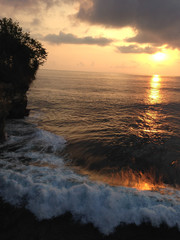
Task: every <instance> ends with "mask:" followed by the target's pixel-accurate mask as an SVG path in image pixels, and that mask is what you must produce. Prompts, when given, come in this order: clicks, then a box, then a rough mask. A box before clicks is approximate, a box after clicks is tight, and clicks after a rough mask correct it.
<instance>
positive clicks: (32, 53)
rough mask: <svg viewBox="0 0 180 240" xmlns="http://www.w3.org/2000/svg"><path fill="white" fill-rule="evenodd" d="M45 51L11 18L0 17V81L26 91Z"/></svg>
mask: <svg viewBox="0 0 180 240" xmlns="http://www.w3.org/2000/svg"><path fill="white" fill-rule="evenodd" d="M46 58H47V52H46V50H45V48H43V47H42V45H41V43H40V42H38V41H36V40H34V39H33V38H31V37H30V34H29V33H27V32H23V30H22V28H21V27H20V26H19V23H18V22H13V20H12V19H11V18H9V19H7V18H3V19H0V83H8V84H9V83H10V84H11V85H13V88H14V89H17V88H20V89H21V90H22V91H23V90H24V92H26V91H27V90H28V89H29V86H30V84H31V82H32V81H33V80H34V79H35V74H36V72H37V70H38V67H39V66H40V65H42V64H43V63H44V61H45V60H46Z"/></svg>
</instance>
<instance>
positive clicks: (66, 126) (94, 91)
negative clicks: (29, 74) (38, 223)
mask: <svg viewBox="0 0 180 240" xmlns="http://www.w3.org/2000/svg"><path fill="white" fill-rule="evenodd" d="M28 104H29V105H28V107H29V108H30V109H31V111H30V116H29V117H27V118H25V119H24V120H9V121H8V123H7V126H6V129H7V135H8V139H7V141H6V142H5V143H4V144H2V145H0V166H1V168H0V196H1V197H2V198H3V199H4V200H5V201H6V202H9V203H11V204H13V205H17V206H23V207H25V208H27V209H28V210H30V211H31V212H32V213H33V214H34V215H35V216H36V217H37V218H38V219H39V220H42V219H51V218H53V217H56V216H60V215H62V214H64V213H66V212H71V213H72V215H73V217H74V219H75V220H80V221H81V222H82V223H93V225H94V226H95V227H97V228H98V229H99V231H100V232H102V233H103V234H110V233H112V232H113V231H114V229H115V228H116V227H117V226H119V225H120V224H131V223H135V224H136V225H140V224H141V223H143V222H148V223H151V224H152V226H155V227H158V226H160V225H161V224H162V223H165V224H167V225H168V226H169V227H174V226H177V227H178V228H179V230H180V77H163V76H159V75H154V76H140V75H127V74H119V73H90V72H70V71H53V70H39V72H38V75H37V79H36V80H35V81H34V83H33V84H32V86H31V89H30V90H29V92H28Z"/></svg>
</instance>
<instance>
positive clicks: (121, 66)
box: [0, 0, 180, 75]
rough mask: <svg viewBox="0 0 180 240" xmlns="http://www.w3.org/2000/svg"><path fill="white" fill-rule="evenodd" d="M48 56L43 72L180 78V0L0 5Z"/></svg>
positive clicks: (13, 1) (14, 1) (37, 0)
mask: <svg viewBox="0 0 180 240" xmlns="http://www.w3.org/2000/svg"><path fill="white" fill-rule="evenodd" d="M0 9H1V11H0V17H1V18H2V17H8V18H9V17H11V18H13V20H17V21H18V22H19V23H20V25H21V26H22V27H23V29H24V30H26V31H30V33H31V35H32V36H33V37H34V38H36V39H38V40H40V41H41V42H42V43H43V45H44V46H45V47H46V48H47V51H48V52H49V56H48V61H47V63H46V64H45V65H44V68H48V69H62V70H82V71H106V72H122V73H132V74H148V75H149V74H150V75H152V74H161V75H180V70H179V69H180V67H179V66H180V14H179V13H180V1H179V0H0Z"/></svg>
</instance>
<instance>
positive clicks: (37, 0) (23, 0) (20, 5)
mask: <svg viewBox="0 0 180 240" xmlns="http://www.w3.org/2000/svg"><path fill="white" fill-rule="evenodd" d="M74 2H76V0H1V1H0V4H1V5H4V6H10V7H12V8H15V9H16V10H23V11H24V10H26V11H31V10H32V9H34V10H36V11H38V10H39V9H40V8H42V7H45V8H46V9H48V8H51V7H53V6H58V5H60V4H62V3H67V4H69V3H74Z"/></svg>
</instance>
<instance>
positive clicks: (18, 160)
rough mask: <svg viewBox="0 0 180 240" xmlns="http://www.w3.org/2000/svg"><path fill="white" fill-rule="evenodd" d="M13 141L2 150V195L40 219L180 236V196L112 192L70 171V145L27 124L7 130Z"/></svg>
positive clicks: (174, 191) (166, 191)
mask: <svg viewBox="0 0 180 240" xmlns="http://www.w3.org/2000/svg"><path fill="white" fill-rule="evenodd" d="M7 131H8V140H7V142H6V143H5V144H3V145H0V166H1V168H0V195H1V197H2V198H3V199H4V200H5V201H7V202H9V203H11V204H13V205H17V206H23V207H25V208H27V209H29V210H30V211H31V212H32V213H34V215H35V216H36V217H37V218H38V219H39V220H42V219H50V218H53V217H56V216H59V215H62V214H64V213H66V212H67V211H68V212H71V213H72V215H73V217H74V218H75V219H78V220H81V222H82V223H89V222H91V223H93V224H94V226H95V227H97V228H98V229H99V230H100V231H101V232H102V233H104V234H109V233H111V232H113V231H114V229H115V228H116V227H117V226H118V225H120V224H122V223H126V224H131V223H135V224H136V225H140V224H141V223H142V222H150V223H151V224H152V225H153V226H156V227H158V226H160V225H161V224H162V223H165V224H167V225H168V226H169V227H174V226H177V227H178V228H179V230H180V191H179V190H178V189H173V188H170V187H168V186H167V187H166V188H165V189H163V191H162V192H161V191H160V189H159V191H139V190H138V189H135V188H130V187H129V188H127V187H123V186H110V185H108V184H105V183H102V182H98V181H92V180H90V179H89V177H88V176H87V175H80V174H78V173H76V172H75V171H74V170H73V169H71V168H70V167H68V166H67V165H66V161H65V159H64V158H63V157H62V156H63V155H62V150H63V149H64V147H65V146H66V141H65V140H64V139H63V138H62V137H60V136H57V135H55V134H52V133H50V132H47V131H44V130H41V129H38V128H36V126H34V125H33V124H29V123H27V122H25V121H11V122H9V123H8V125H7Z"/></svg>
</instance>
